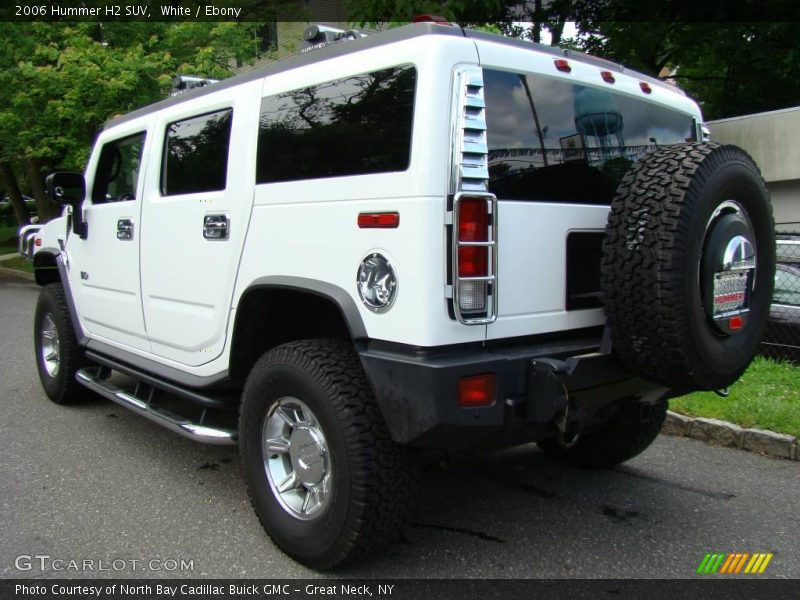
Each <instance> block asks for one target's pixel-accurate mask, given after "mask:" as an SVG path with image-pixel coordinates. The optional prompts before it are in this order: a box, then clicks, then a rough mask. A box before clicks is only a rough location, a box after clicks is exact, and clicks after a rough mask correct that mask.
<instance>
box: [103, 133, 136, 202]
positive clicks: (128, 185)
mask: <svg viewBox="0 0 800 600" xmlns="http://www.w3.org/2000/svg"><path fill="white" fill-rule="evenodd" d="M144 138H145V134H144V133H137V134H135V135H132V136H129V137H126V138H123V139H121V140H115V141H113V142H108V143H107V144H103V149H102V150H101V151H100V160H99V161H98V163H97V171H96V172H95V176H94V184H93V185H92V203H94V204H103V203H104V202H119V201H124V200H135V199H136V186H137V185H138V182H139V169H140V167H141V164H142V150H143V149H144Z"/></svg>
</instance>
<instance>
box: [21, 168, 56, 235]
mask: <svg viewBox="0 0 800 600" xmlns="http://www.w3.org/2000/svg"><path fill="white" fill-rule="evenodd" d="M40 168H41V161H40V160H39V159H37V158H28V159H25V177H26V178H27V179H28V185H29V186H30V188H31V194H33V199H34V200H36V211H37V212H38V213H39V222H40V223H47V222H48V221H49V220H50V219H52V218H53V217H54V216H55V215H56V212H57V210H58V209H57V207H56V205H55V203H53V202H51V201H50V200H48V198H47V196H46V195H45V191H44V181H43V178H42V173H41V170H40Z"/></svg>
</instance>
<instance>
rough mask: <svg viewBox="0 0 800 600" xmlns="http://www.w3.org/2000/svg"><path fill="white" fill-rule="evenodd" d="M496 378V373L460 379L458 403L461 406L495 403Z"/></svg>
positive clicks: (470, 406)
mask: <svg viewBox="0 0 800 600" xmlns="http://www.w3.org/2000/svg"><path fill="white" fill-rule="evenodd" d="M496 379H497V378H496V377H495V375H494V373H487V374H485V375H474V376H472V377H462V378H461V379H459V380H458V405H459V406H460V407H461V408H475V407H477V406H491V405H492V404H494V399H495V398H494V397H495V392H494V390H495V381H496Z"/></svg>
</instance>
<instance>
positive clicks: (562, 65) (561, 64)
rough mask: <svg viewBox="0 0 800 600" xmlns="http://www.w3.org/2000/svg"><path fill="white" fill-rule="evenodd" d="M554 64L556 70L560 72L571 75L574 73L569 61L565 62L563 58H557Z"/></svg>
mask: <svg viewBox="0 0 800 600" xmlns="http://www.w3.org/2000/svg"><path fill="white" fill-rule="evenodd" d="M553 63H554V64H555V65H556V69H558V70H559V71H563V72H564V73H569V72H570V71H572V67H571V66H569V61H568V60H565V59H563V58H557V59H555V60H554V61H553Z"/></svg>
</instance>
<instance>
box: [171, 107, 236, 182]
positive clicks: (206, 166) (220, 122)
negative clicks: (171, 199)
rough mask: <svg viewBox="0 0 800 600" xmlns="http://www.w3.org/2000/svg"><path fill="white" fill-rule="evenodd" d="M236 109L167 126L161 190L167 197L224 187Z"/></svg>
mask: <svg viewBox="0 0 800 600" xmlns="http://www.w3.org/2000/svg"><path fill="white" fill-rule="evenodd" d="M232 117H233V110H232V109H227V110H222V111H219V112H214V113H210V114H207V115H201V116H198V117H192V118H190V119H184V120H183V121H176V122H175V123H171V124H170V125H168V126H167V138H166V141H165V144H164V165H163V170H162V172H161V193H162V194H163V195H164V196H175V195H178V194H194V193H198V192H214V191H219V190H224V189H225V185H226V177H227V173H228V148H229V146H230V137H231V120H232Z"/></svg>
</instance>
